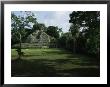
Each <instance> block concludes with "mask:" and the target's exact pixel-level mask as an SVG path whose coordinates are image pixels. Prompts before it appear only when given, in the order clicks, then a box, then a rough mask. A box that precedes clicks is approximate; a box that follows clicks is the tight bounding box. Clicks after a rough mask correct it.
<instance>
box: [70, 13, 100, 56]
mask: <svg viewBox="0 0 110 87" xmlns="http://www.w3.org/2000/svg"><path fill="white" fill-rule="evenodd" d="M69 22H70V23H71V24H73V25H78V26H79V31H80V32H79V34H82V35H81V36H83V38H85V40H84V41H85V45H84V46H85V48H86V51H87V53H89V54H95V55H97V54H98V53H99V49H100V12H99V11H74V12H72V13H71V14H70V20H69ZM72 30H73V31H72ZM70 31H71V33H72V35H73V33H75V32H76V29H70ZM76 33H77V32H76ZM76 33H75V34H76ZM75 34H74V35H75ZM80 39H81V38H80ZM80 41H81V40H80Z"/></svg>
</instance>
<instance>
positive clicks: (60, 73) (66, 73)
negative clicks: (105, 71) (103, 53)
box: [11, 58, 100, 77]
mask: <svg viewBox="0 0 110 87" xmlns="http://www.w3.org/2000/svg"><path fill="white" fill-rule="evenodd" d="M73 60H74V61H73ZM66 63H68V64H72V63H73V64H74V65H80V66H93V65H95V64H94V63H90V62H81V61H79V62H78V61H77V60H76V62H75V59H71V58H70V59H56V60H48V59H21V60H12V61H11V76H13V77H98V76H100V68H99V67H96V68H94V67H92V68H90V67H86V68H84V67H82V68H80V67H79V68H72V69H63V70H62V69H57V68H56V67H55V66H56V65H59V64H60V65H62V64H66ZM58 68H60V66H59V67H58Z"/></svg>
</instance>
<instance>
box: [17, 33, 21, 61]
mask: <svg viewBox="0 0 110 87" xmlns="http://www.w3.org/2000/svg"><path fill="white" fill-rule="evenodd" d="M19 50H20V51H19V53H18V55H19V57H18V58H19V59H21V34H20V43H19Z"/></svg>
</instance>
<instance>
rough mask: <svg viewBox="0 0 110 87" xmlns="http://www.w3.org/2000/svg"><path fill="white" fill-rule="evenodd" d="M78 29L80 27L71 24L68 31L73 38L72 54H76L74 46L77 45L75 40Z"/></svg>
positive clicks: (77, 35)
mask: <svg viewBox="0 0 110 87" xmlns="http://www.w3.org/2000/svg"><path fill="white" fill-rule="evenodd" d="M79 29H80V27H79V25H78V24H72V25H71V26H70V29H69V31H70V32H71V34H72V37H73V42H74V44H73V45H74V47H73V52H74V53H76V45H77V39H78V37H79Z"/></svg>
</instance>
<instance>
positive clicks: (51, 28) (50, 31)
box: [46, 26, 61, 39]
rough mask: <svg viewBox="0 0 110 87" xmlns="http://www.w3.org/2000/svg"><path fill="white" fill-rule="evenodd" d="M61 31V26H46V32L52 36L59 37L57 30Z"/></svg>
mask: <svg viewBox="0 0 110 87" xmlns="http://www.w3.org/2000/svg"><path fill="white" fill-rule="evenodd" d="M60 31H61V28H60V29H59V28H58V27H57V26H49V27H47V31H46V33H47V34H48V35H50V36H52V37H54V38H56V39H57V38H59V32H60Z"/></svg>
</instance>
